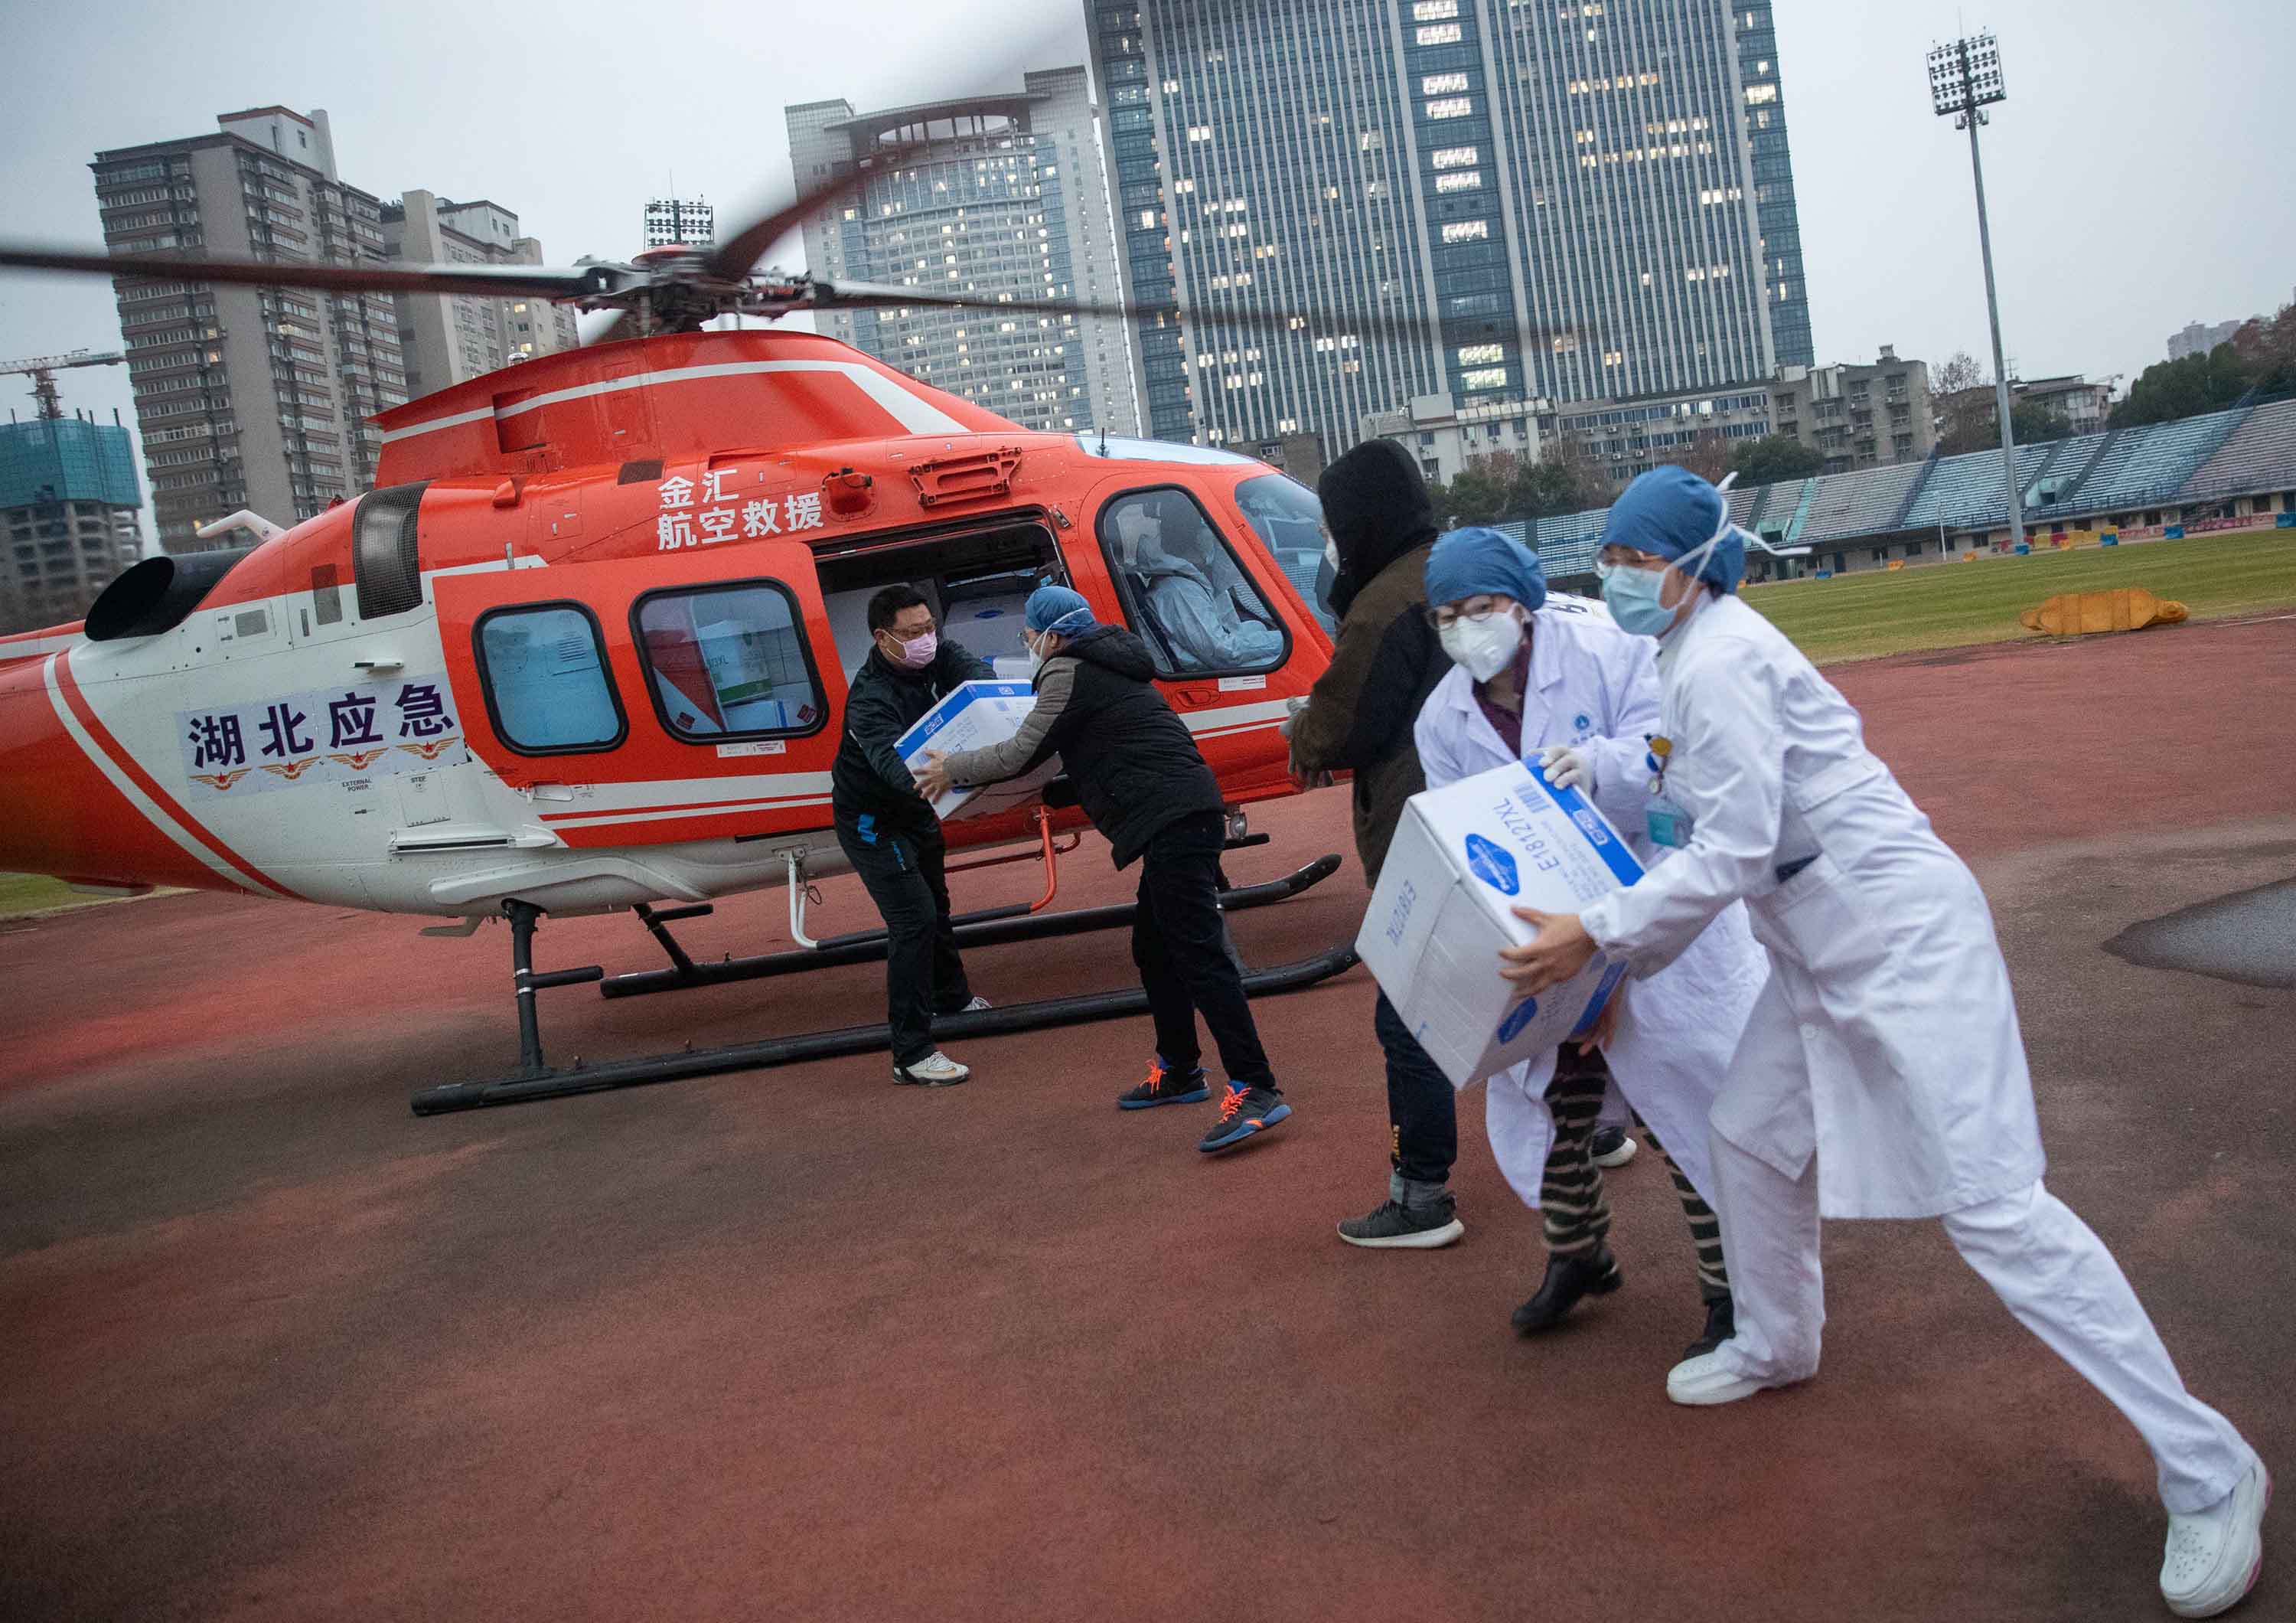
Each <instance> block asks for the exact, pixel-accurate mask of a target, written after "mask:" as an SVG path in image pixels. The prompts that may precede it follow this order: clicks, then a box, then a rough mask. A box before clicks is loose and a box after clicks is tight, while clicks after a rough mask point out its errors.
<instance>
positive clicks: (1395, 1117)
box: [1291, 440, 1466, 1250]
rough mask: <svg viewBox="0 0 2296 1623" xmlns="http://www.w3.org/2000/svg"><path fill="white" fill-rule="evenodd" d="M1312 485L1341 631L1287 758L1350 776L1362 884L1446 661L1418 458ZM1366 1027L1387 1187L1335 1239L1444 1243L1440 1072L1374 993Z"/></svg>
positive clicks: (1366, 462) (1381, 458)
mask: <svg viewBox="0 0 2296 1623" xmlns="http://www.w3.org/2000/svg"><path fill="white" fill-rule="evenodd" d="M1316 496H1317V498H1319V499H1320V500H1321V501H1322V503H1323V506H1324V530H1325V531H1326V532H1327V533H1328V534H1329V535H1330V537H1331V540H1332V548H1331V550H1332V552H1333V553H1335V554H1337V560H1336V562H1337V570H1336V573H1334V575H1333V581H1332V584H1331V588H1330V594H1329V595H1330V602H1331V607H1332V612H1333V614H1336V615H1337V616H1338V617H1339V622H1340V635H1339V641H1338V644H1337V646H1336V647H1333V650H1332V663H1331V665H1330V667H1329V668H1328V669H1326V670H1325V671H1324V674H1323V675H1322V676H1320V677H1318V678H1317V679H1316V686H1315V688H1313V689H1312V690H1311V691H1310V692H1309V694H1308V706H1307V708H1306V709H1305V710H1302V711H1301V712H1300V713H1299V714H1298V715H1297V716H1295V717H1293V718H1292V723H1291V737H1292V770H1293V771H1294V772H1295V773H1298V774H1300V776H1302V777H1306V776H1308V775H1310V774H1314V773H1320V772H1340V771H1345V772H1351V773H1353V774H1354V775H1355V786H1354V795H1355V829H1356V853H1357V856H1358V857H1360V858H1361V859H1362V861H1363V867H1364V883H1365V885H1367V886H1370V885H1376V884H1378V882H1379V868H1380V863H1381V862H1382V861H1383V860H1384V859H1385V858H1386V856H1387V847H1388V843H1389V842H1390V840H1392V839H1393V838H1394V837H1395V825H1396V824H1397V822H1398V820H1401V818H1402V816H1403V803H1404V802H1406V801H1407V800H1409V799H1410V798H1411V797H1412V796H1413V795H1416V794H1418V793H1419V791H1420V790H1422V789H1423V788H1425V787H1427V779H1426V777H1425V775H1424V774H1423V772H1422V771H1421V770H1420V768H1419V751H1418V748H1417V746H1415V744H1414V743H1413V742H1412V724H1413V723H1414V722H1415V721H1417V720H1418V719H1419V712H1420V708H1421V707H1422V706H1423V704H1426V702H1427V696H1428V695H1429V694H1430V693H1431V692H1433V691H1434V689H1435V685H1436V683H1438V682H1439V681H1441V680H1443V677H1444V676H1445V674H1446V673H1447V672H1448V671H1449V670H1450V669H1451V661H1450V657H1449V655H1446V654H1445V653H1444V652H1443V646H1442V644H1441V643H1440V642H1439V641H1438V640H1437V639H1436V636H1435V630H1434V627H1433V626H1432V625H1431V624H1430V623H1429V622H1428V619H1427V591H1426V584H1425V583H1426V574H1427V555H1428V553H1429V552H1430V551H1431V549H1432V548H1433V547H1434V544H1435V507H1434V504H1433V503H1432V502H1431V500H1430V499H1429V498H1428V494H1427V483H1426V481H1425V480H1423V479H1422V478H1421V477H1420V474H1419V466H1418V464H1417V463H1415V462H1414V461H1413V460H1412V458H1411V453H1410V452H1408V451H1406V450H1405V449H1403V447H1401V446H1399V445H1398V444H1396V443H1395V441H1392V440H1367V441H1365V442H1364V443H1363V444H1361V445H1358V446H1357V447H1356V448H1355V449H1353V450H1351V451H1349V452H1348V453H1347V454H1346V455H1345V456H1343V457H1340V458H1339V459H1338V460H1337V461H1336V462H1333V464H1332V465H1331V466H1330V467H1328V468H1326V469H1324V476H1323V478H1322V480H1321V481H1319V482H1318V483H1317V485H1316ZM1328 556H1329V555H1327V557H1328ZM1372 1029H1373V1030H1374V1033H1376V1034H1377V1035H1378V1037H1379V1043H1380V1047H1381V1049H1382V1050H1383V1051H1384V1052H1385V1054H1386V1057H1387V1113H1388V1131H1389V1150H1388V1160H1389V1175H1388V1198H1387V1199H1386V1200H1385V1201H1384V1202H1382V1204H1381V1205H1380V1206H1378V1207H1375V1208H1374V1209H1373V1210H1372V1211H1369V1212H1366V1213H1365V1214H1364V1215H1362V1216H1360V1217H1350V1218H1349V1219H1348V1220H1347V1221H1346V1222H1344V1223H1341V1224H1340V1238H1341V1239H1342V1240H1346V1241H1347V1242H1348V1243H1349V1244H1350V1245H1357V1246H1375V1247H1381V1248H1405V1249H1418V1250H1425V1249H1429V1248H1433V1247H1436V1246H1446V1245H1448V1244H1450V1243H1451V1242H1452V1241H1453V1240H1456V1239H1457V1238H1458V1237H1459V1236H1460V1235H1461V1234H1463V1233H1464V1232H1466V1227H1465V1225H1464V1223H1461V1222H1460V1221H1459V1215H1458V1208H1457V1205H1456V1202H1455V1201H1454V1200H1453V1199H1452V1196H1451V1189H1450V1178H1451V1164H1452V1163H1453V1162H1454V1161H1456V1159H1457V1158H1458V1155H1459V1117H1458V1107H1457V1104H1456V1101H1455V1100H1454V1099H1453V1097H1452V1090H1451V1083H1450V1080H1449V1079H1448V1078H1447V1077H1446V1076H1445V1075H1443V1073H1442V1071H1441V1070H1440V1069H1439V1067H1437V1066H1436V1064H1435V1062H1434V1061H1433V1060H1432V1059H1429V1058H1428V1057H1427V1052H1426V1050H1424V1049H1423V1048H1421V1047H1420V1046H1419V1044H1418V1042H1417V1041H1416V1040H1415V1039H1414V1038H1413V1036H1412V1035H1411V1032H1410V1028H1409V1027H1407V1026H1405V1025H1404V1023H1403V1019H1402V1017H1401V1016H1399V1015H1398V1014H1397V1013H1396V1012H1395V1009H1394V1006H1393V1005H1392V1004H1390V1002H1389V1001H1387V995H1386V993H1381V994H1380V996H1379V999H1378V1001H1376V1002H1375V1003H1374V1005H1373V1006H1372Z"/></svg>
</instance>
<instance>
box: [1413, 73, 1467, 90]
mask: <svg viewBox="0 0 2296 1623" xmlns="http://www.w3.org/2000/svg"><path fill="white" fill-rule="evenodd" d="M1466 87H1467V76H1466V75H1465V74H1464V73H1430V74H1428V75H1427V76H1426V77H1425V78H1422V79H1421V80H1420V81H1419V94H1420V95H1453V94H1454V93H1456V92H1457V91H1461V90H1464V89H1465V88H1466Z"/></svg>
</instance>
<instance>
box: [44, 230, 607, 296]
mask: <svg viewBox="0 0 2296 1623" xmlns="http://www.w3.org/2000/svg"><path fill="white" fill-rule="evenodd" d="M0 268H11V269H17V270H61V271H78V272H83V273H86V274H88V275H93V276H137V277H149V278H154V279H158V280H165V281H176V282H203V283H227V284H234V285H240V286H250V287H300V288H307V289H310V290H311V291H313V292H332V293H478V294H482V295H486V296H488V297H495V298H515V297H518V296H520V295H525V296H527V297H530V298H537V299H575V298H581V297H585V296H595V295H598V294H602V293H606V292H612V291H613V290H614V288H615V287H616V286H617V284H619V283H620V282H621V281H622V280H623V278H624V274H625V273H623V272H622V271H621V270H620V268H619V267H614V266H609V265H591V266H585V267H580V268H572V267H568V268H560V267H556V266H547V265H389V264H346V263H343V262H341V261H340V260H276V261H271V260H243V259H232V258H224V257H213V258H211V257H209V256H208V255H205V254H193V253H138V254H129V255H116V254H109V253H103V252H100V251H86V250H70V249H55V248H40V247H35V246H32V245H30V244H28V243H0Z"/></svg>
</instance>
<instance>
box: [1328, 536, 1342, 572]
mask: <svg viewBox="0 0 2296 1623" xmlns="http://www.w3.org/2000/svg"><path fill="white" fill-rule="evenodd" d="M1324 563H1326V564H1330V565H1331V566H1332V573H1333V574H1337V573H1340V544H1339V543H1338V542H1337V541H1333V540H1326V541H1325V542H1324Z"/></svg>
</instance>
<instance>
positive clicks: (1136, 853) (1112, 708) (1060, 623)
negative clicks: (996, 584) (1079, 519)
mask: <svg viewBox="0 0 2296 1623" xmlns="http://www.w3.org/2000/svg"><path fill="white" fill-rule="evenodd" d="M1023 614H1024V624H1025V625H1026V628H1027V631H1028V643H1029V655H1030V656H1031V657H1032V658H1034V659H1036V660H1037V662H1038V663H1037V679H1036V691H1037V703H1036V705H1035V707H1034V708H1033V709H1031V710H1030V711H1029V713H1028V715H1027V716H1026V717H1025V718H1023V720H1022V721H1021V726H1020V728H1019V729H1018V730H1017V731H1016V732H1014V734H1013V737H1010V738H1008V739H1006V740H1005V742H1004V743H1002V744H996V745H990V746H988V747H986V748H983V749H977V750H966V751H963V752H961V753H959V754H953V755H943V754H940V753H939V752H938V751H936V750H927V751H926V752H925V757H926V764H925V767H924V769H923V770H922V771H920V772H919V773H918V774H917V787H918V792H919V793H920V794H922V795H923V796H924V797H925V798H926V799H927V800H929V801H931V800H938V799H939V797H940V795H942V793H943V792H944V791H946V790H947V788H948V787H951V786H952V785H955V786H961V787H972V786H977V785H980V784H988V783H999V782H1002V781H1003V780H1005V779H1008V778H1018V777H1020V776H1021V774H1022V773H1024V772H1027V771H1029V770H1032V769H1034V768H1035V767H1036V766H1037V763H1038V762H1043V761H1046V760H1047V759H1049V758H1050V757H1052V756H1054V755H1055V754H1057V755H1058V756H1060V758H1061V770H1062V775H1063V776H1064V777H1065V778H1066V779H1068V780H1069V782H1070V784H1071V785H1073V786H1074V787H1075V791H1076V797H1077V803H1078V805H1080V806H1082V807H1083V808H1084V813H1085V815H1086V816H1087V817H1088V818H1090V819H1091V820H1092V825H1093V827H1094V828H1097V829H1099V830H1100V832H1101V833H1102V834H1103V835H1104V836H1107V839H1108V843H1109V845H1110V847H1111V852H1112V854H1113V855H1114V857H1115V859H1116V866H1117V867H1118V868H1119V869H1124V868H1128V867H1130V866H1131V865H1132V864H1133V863H1134V862H1135V861H1137V862H1139V863H1140V900H1139V904H1138V906H1137V907H1136V909H1135V910H1134V911H1133V915H1132V960H1133V962H1134V963H1135V964H1136V965H1138V966H1139V969H1140V985H1141V988H1142V990H1144V992H1146V993H1147V994H1148V1008H1149V1012H1150V1014H1151V1015H1152V1017H1154V1020H1155V1025H1156V1055H1155V1058H1154V1059H1153V1060H1152V1062H1151V1064H1150V1065H1149V1067H1148V1075H1147V1078H1146V1080H1144V1081H1143V1082H1142V1083H1140V1084H1139V1085H1138V1086H1137V1087H1135V1088H1133V1089H1132V1090H1131V1091H1130V1092H1127V1093H1124V1094H1122V1095H1120V1096H1119V1098H1118V1100H1117V1104H1118V1105H1119V1107H1120V1108H1124V1109H1128V1110H1139V1109H1145V1108H1150V1107H1152V1106H1156V1105H1175V1104H1193V1103H1198V1102H1201V1101H1202V1100H1206V1099H1208V1098H1210V1094H1211V1088H1210V1083H1209V1081H1208V1080H1207V1079H1206V1077H1205V1075H1204V1069H1203V1067H1202V1066H1201V1065H1200V1064H1198V1063H1197V1061H1198V1059H1199V1058H1200V1057H1201V1052H1202V1050H1201V1047H1200V1045H1199V1044H1198V1042H1197V1040H1196V1016H1197V1015H1199V1014H1201V1015H1202V1016H1203V1017H1204V1024H1205V1026H1208V1027H1210V1031H1211V1034H1212V1041H1213V1042H1214V1043H1215V1044H1217V1045H1218V1049H1219V1056H1220V1063H1221V1064H1222V1065H1223V1066H1225V1067H1226V1069H1227V1075H1228V1083H1227V1087H1226V1091H1225V1092H1224V1093H1223V1095H1222V1098H1221V1100H1220V1108H1219V1115H1218V1118H1217V1119H1216V1120H1215V1121H1214V1122H1213V1124H1212V1125H1211V1127H1210V1130H1209V1131H1208V1132H1207V1133H1205V1134H1204V1137H1203V1140H1202V1141H1201V1143H1199V1144H1198V1145H1197V1146H1196V1148H1197V1149H1201V1150H1203V1151H1205V1152H1207V1153H1210V1152H1211V1151H1214V1150H1219V1149H1229V1148H1232V1147H1233V1146H1234V1145H1236V1144H1240V1143H1242V1141H1244V1140H1245V1139H1247V1138H1250V1137H1251V1136H1252V1135H1254V1134H1255V1133H1261V1132H1263V1131H1265V1130H1266V1129H1267V1128H1269V1127H1273V1126H1275V1125H1276V1124H1277V1123H1278V1122H1281V1121H1283V1120H1284V1119H1285V1118H1286V1117H1288V1116H1290V1115H1291V1114H1292V1107H1291V1106H1290V1105H1289V1104H1286V1103H1285V1102H1284V1100H1283V1092H1282V1091H1281V1090H1280V1089H1278V1088H1277V1087H1276V1085H1275V1073H1274V1072H1273V1071H1272V1070H1270V1069H1269V1067H1268V1064H1267V1053H1266V1051H1265V1050H1262V1049H1261V1047H1260V1045H1259V1026H1258V1025H1257V1024H1256V1023H1255V1022H1254V1021H1253V1019H1252V1017H1251V1004H1250V1003H1249V1002H1248V1001H1246V999H1245V994H1244V990H1243V974H1242V970H1241V969H1240V968H1238V967H1237V964H1236V961H1235V960H1234V958H1233V957H1231V956H1230V955H1229V952H1228V945H1227V932H1226V927H1225V925H1224V924H1223V923H1222V922H1221V919H1220V910H1219V891H1220V884H1219V860H1220V853H1221V852H1222V851H1223V850H1224V849H1226V844H1227V815H1226V797H1225V796H1223V795H1221V793H1220V787H1219V780H1218V779H1217V778H1215V777H1213V776H1212V770H1211V768H1210V767H1209V766H1207V765H1206V764H1205V763H1204V758H1203V755H1202V754H1201V752H1200V751H1199V750H1198V749H1197V748H1196V742H1195V739H1194V738H1193V737H1191V736H1190V735H1189V733H1188V728H1187V723H1186V722H1185V721H1181V720H1180V718H1179V717H1178V716H1177V715H1175V714H1173V713H1172V707H1171V706H1170V705H1169V704H1166V703H1165V702H1164V696H1163V695H1162V694H1161V693H1160V692H1159V691H1158V690H1157V688H1156V685H1155V683H1154V682H1153V681H1152V680H1151V678H1152V676H1153V674H1154V666H1153V664H1152V662H1151V660H1150V658H1149V655H1148V647H1147V645H1146V644H1145V643H1144V642H1142V641H1141V640H1140V639H1139V638H1137V637H1135V636H1134V635H1133V634H1132V633H1131V632H1129V631H1128V630H1125V629H1124V628H1123V627H1121V626H1112V625H1102V624H1100V623H1099V622H1097V621H1095V619H1094V618H1093V614H1092V610H1091V608H1090V607H1089V606H1087V604H1086V602H1085V600H1084V598H1083V597H1082V596H1081V595H1080V594H1078V593H1077V592H1074V591H1071V590H1070V589H1069V588H1067V587H1065V586H1044V587H1039V588H1038V589H1037V590H1036V591H1035V592H1033V593H1031V594H1030V595H1029V601H1028V605H1027V607H1026V609H1025V610H1024V611H1023Z"/></svg>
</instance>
